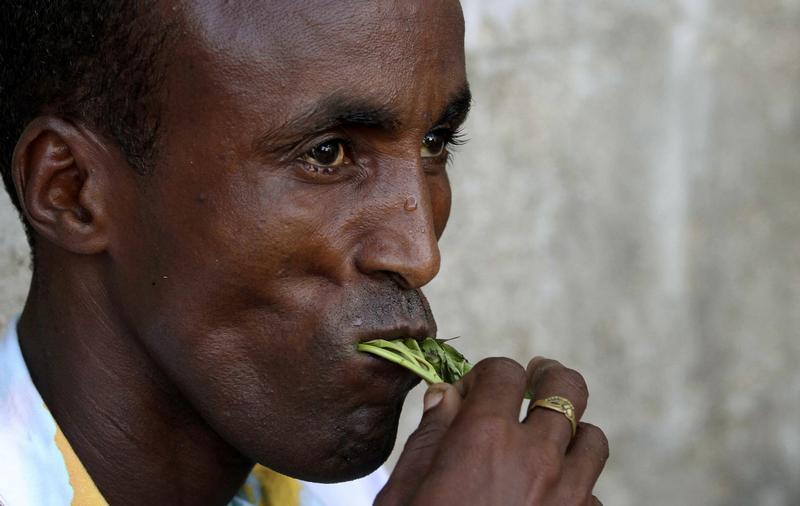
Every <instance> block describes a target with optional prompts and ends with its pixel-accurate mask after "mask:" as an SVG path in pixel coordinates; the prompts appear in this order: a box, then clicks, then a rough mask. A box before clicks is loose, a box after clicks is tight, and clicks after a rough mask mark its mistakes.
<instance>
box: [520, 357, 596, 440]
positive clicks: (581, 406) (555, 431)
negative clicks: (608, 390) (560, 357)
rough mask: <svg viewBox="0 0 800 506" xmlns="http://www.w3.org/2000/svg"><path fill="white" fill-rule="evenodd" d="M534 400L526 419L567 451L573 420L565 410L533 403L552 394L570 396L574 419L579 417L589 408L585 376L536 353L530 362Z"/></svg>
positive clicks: (541, 434)
mask: <svg viewBox="0 0 800 506" xmlns="http://www.w3.org/2000/svg"><path fill="white" fill-rule="evenodd" d="M528 377H529V381H530V385H531V386H530V391H531V403H530V405H529V408H528V415H527V416H526V417H525V420H524V421H523V423H524V424H525V425H527V426H529V427H531V428H532V429H533V430H535V431H536V433H537V435H538V436H539V437H543V438H546V439H549V440H550V441H552V442H553V443H555V444H557V445H558V447H559V448H560V450H561V452H562V453H564V452H566V451H567V447H568V446H569V442H570V440H571V439H572V424H571V423H570V421H569V419H568V418H567V416H566V415H564V414H563V413H559V412H558V411H554V410H551V409H547V408H543V407H534V406H533V402H534V401H535V400H538V399H546V398H547V397H551V396H555V395H557V396H559V397H564V398H566V399H568V400H569V401H570V402H571V403H572V405H573V406H574V407H575V420H576V421H579V420H580V419H581V416H583V412H584V411H585V410H586V402H587V400H588V397H589V390H588V388H587V387H586V381H584V379H583V376H581V374H580V373H579V372H577V371H575V370H574V369H569V368H567V367H564V366H563V365H561V363H559V362H557V361H555V360H551V359H546V358H542V357H536V358H534V359H533V360H531V361H530V362H529V363H528Z"/></svg>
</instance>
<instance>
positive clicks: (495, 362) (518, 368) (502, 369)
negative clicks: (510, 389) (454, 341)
mask: <svg viewBox="0 0 800 506" xmlns="http://www.w3.org/2000/svg"><path fill="white" fill-rule="evenodd" d="M473 370H474V371H475V372H476V373H477V374H478V375H480V376H484V375H492V376H494V375H500V376H503V377H504V379H506V380H507V381H514V382H517V383H522V384H525V383H527V381H528V376H527V375H526V374H525V369H523V368H522V365H520V364H519V363H518V362H516V361H514V360H512V359H510V358H506V357H491V358H485V359H483V360H481V361H480V362H478V363H477V364H475V367H473Z"/></svg>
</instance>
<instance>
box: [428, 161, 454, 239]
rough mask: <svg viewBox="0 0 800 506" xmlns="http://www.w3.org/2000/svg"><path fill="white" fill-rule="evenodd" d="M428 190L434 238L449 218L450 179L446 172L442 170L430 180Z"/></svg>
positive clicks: (438, 235)
mask: <svg viewBox="0 0 800 506" xmlns="http://www.w3.org/2000/svg"><path fill="white" fill-rule="evenodd" d="M428 191H429V192H430V199H431V209H432V213H433V229H434V231H435V233H436V238H437V239H439V238H440V237H441V236H442V234H443V233H444V229H445V227H446V226H447V220H448V219H449V218H450V205H451V203H452V193H451V191H450V180H449V179H448V177H447V173H446V172H443V173H442V174H441V175H438V176H436V177H434V178H432V179H431V180H430V182H429V183H428Z"/></svg>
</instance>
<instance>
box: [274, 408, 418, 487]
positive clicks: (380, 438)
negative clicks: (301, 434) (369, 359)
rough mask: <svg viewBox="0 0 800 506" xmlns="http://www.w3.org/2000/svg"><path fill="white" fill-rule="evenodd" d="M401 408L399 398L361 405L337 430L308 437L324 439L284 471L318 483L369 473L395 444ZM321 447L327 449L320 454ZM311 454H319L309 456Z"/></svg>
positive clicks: (346, 479)
mask: <svg viewBox="0 0 800 506" xmlns="http://www.w3.org/2000/svg"><path fill="white" fill-rule="evenodd" d="M401 409H402V400H401V402H400V403H398V404H397V405H396V406H391V407H386V406H383V407H381V408H363V409H360V410H358V411H357V412H355V413H351V415H350V416H348V417H346V418H345V419H346V420H348V423H347V424H346V425H344V426H337V427H336V429H337V430H333V431H330V432H331V433H328V434H326V435H325V434H318V436H320V437H319V438H310V439H309V441H312V440H314V439H317V440H318V441H320V440H321V441H324V442H322V443H321V444H320V445H319V446H317V448H314V449H312V451H310V452H309V453H308V454H307V455H304V456H303V457H304V458H302V459H298V461H300V462H297V466H296V467H295V468H293V469H289V470H287V471H288V472H286V471H284V474H288V475H291V476H293V477H296V478H299V479H302V480H305V481H313V482H318V483H336V482H342V481H350V480H355V479H357V478H361V477H363V476H366V475H368V474H370V473H371V472H373V471H375V470H376V469H377V468H378V467H380V466H381V465H382V464H383V463H384V462H386V459H388V458H389V455H390V454H391V452H392V449H393V448H394V444H395V439H396V438H397V426H398V423H399V419H400V411H401ZM329 428H330V426H329ZM331 436H334V437H331ZM320 448H325V449H326V450H325V451H324V452H323V453H322V454H319V453H318V452H319V449H320ZM315 450H316V451H315ZM311 454H315V456H317V457H318V458H316V459H308V458H307V457H308V456H309V455H311Z"/></svg>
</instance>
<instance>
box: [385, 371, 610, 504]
mask: <svg viewBox="0 0 800 506" xmlns="http://www.w3.org/2000/svg"><path fill="white" fill-rule="evenodd" d="M528 388H529V389H530V392H531V393H532V394H533V395H532V397H533V399H543V398H546V397H549V396H552V395H558V396H561V397H565V398H567V399H569V400H570V401H572V403H573V404H574V406H575V411H576V418H577V419H578V420H580V417H581V415H583V412H584V410H585V409H586V401H587V398H588V395H589V393H588V390H587V388H586V382H585V381H584V379H583V377H582V376H581V375H580V374H579V373H578V372H576V371H574V370H572V369H567V368H566V367H564V366H563V365H561V364H560V363H558V362H556V361H555V360H548V359H544V358H540V357H537V358H534V359H533V360H531V361H530V363H529V364H528V369H527V373H526V372H525V371H524V370H523V369H522V367H521V366H520V365H519V364H517V363H516V362H514V361H512V360H510V359H504V358H491V359H486V360H482V361H481V362H478V363H477V364H475V367H474V368H473V369H472V371H470V373H469V374H467V375H466V376H464V378H462V380H461V381H459V382H458V383H456V384H455V385H447V384H438V385H432V386H430V387H429V388H428V391H427V392H426V393H425V412H424V414H423V416H422V420H421V421H420V424H419V427H418V428H417V430H416V431H415V432H414V433H413V434H412V435H411V437H410V438H409V440H408V442H407V443H406V446H405V448H404V450H403V453H402V455H401V456H400V460H399V461H398V463H397V466H396V467H395V469H394V472H392V475H391V477H390V478H389V482H388V483H387V484H386V486H385V487H384V489H383V490H382V491H381V493H380V494H379V495H378V497H377V498H376V499H375V504H376V505H379V506H397V505H408V504H411V505H430V504H469V505H491V506H495V505H498V504H502V505H508V506H514V505H537V506H538V505H551V504H552V505H581V506H583V505H599V504H600V501H599V500H597V498H596V497H594V496H593V495H592V489H593V488H594V484H595V482H596V481H597V478H598V476H600V472H601V471H602V470H603V466H604V465H605V462H606V460H607V459H608V441H607V440H606V437H605V435H604V434H603V432H602V431H601V430H600V429H599V428H597V427H595V426H593V425H590V424H587V423H583V422H581V423H579V424H578V430H577V433H576V434H575V437H574V438H573V437H572V427H571V425H570V423H569V420H568V419H567V418H566V416H564V415H563V414H562V413H559V412H557V411H552V410H549V409H545V408H541V407H537V408H536V409H533V410H531V409H530V408H529V410H528V414H527V416H526V417H525V419H524V420H523V421H522V422H520V421H519V410H520V407H521V405H522V399H523V395H524V394H525V391H526V389H528Z"/></svg>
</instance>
